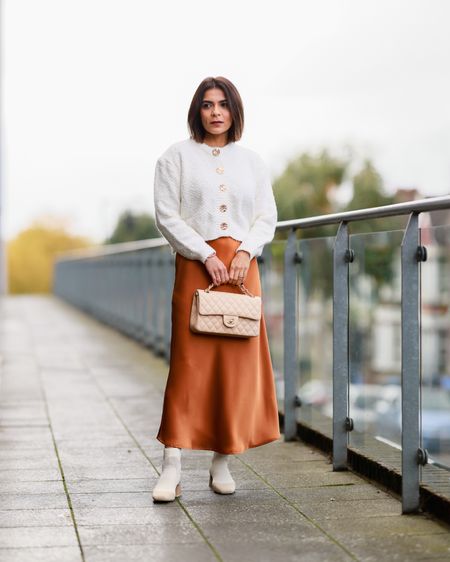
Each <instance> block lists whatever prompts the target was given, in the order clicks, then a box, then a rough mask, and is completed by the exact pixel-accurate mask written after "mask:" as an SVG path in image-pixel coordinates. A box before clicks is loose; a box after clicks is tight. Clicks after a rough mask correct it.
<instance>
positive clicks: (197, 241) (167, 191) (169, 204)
mask: <svg viewBox="0 0 450 562" xmlns="http://www.w3.org/2000/svg"><path fill="white" fill-rule="evenodd" d="M154 204H155V222H156V226H157V228H158V230H159V231H160V233H161V234H162V235H163V237H164V238H165V239H166V240H167V241H168V242H169V244H170V246H171V247H172V248H173V250H174V251H176V252H178V253H180V254H181V255H182V256H184V257H185V258H188V259H192V260H200V261H201V262H202V263H205V261H206V258H207V257H209V256H210V255H213V254H215V250H214V248H213V247H212V246H210V245H209V244H207V243H206V242H205V241H204V240H203V238H202V237H201V236H200V234H198V232H196V231H195V230H194V229H193V228H192V227H191V226H189V225H188V224H187V223H186V222H185V221H184V220H183V218H182V217H181V216H180V205H181V194H180V172H179V169H178V167H177V165H176V164H175V163H173V162H172V161H170V160H168V159H167V158H163V157H160V158H159V159H158V160H157V162H156V168H155V181H154Z"/></svg>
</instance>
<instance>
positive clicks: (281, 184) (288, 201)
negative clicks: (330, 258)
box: [274, 149, 349, 238]
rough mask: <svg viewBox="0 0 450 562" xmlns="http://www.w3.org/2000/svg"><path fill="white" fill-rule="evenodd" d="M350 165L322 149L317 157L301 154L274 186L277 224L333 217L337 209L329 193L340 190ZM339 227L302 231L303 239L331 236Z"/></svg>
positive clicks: (291, 162)
mask: <svg viewBox="0 0 450 562" xmlns="http://www.w3.org/2000/svg"><path fill="white" fill-rule="evenodd" d="M348 164H349V162H348V161H346V160H343V159H340V158H334V157H332V156H330V154H329V153H328V151H327V150H326V149H323V150H322V151H321V152H320V153H319V155H318V156H313V155H311V154H308V153H304V154H301V155H300V156H298V157H297V158H295V159H293V160H291V161H290V162H289V163H288V165H287V167H286V169H285V171H284V172H283V173H282V174H281V176H280V177H278V178H277V179H276V180H275V182H274V193H275V198H276V201H277V208H278V220H289V219H296V218H300V217H311V216H315V215H325V214H328V213H333V212H335V211H336V209H335V208H334V206H333V203H332V197H331V196H330V193H331V191H332V190H333V189H336V188H337V187H339V186H340V185H341V183H342V181H343V178H344V176H345V174H346V172H347V167H348ZM335 231H336V227H332V228H331V229H330V227H313V228H308V229H306V230H303V231H302V233H301V236H302V238H311V237H317V236H324V235H331V234H334V232H335Z"/></svg>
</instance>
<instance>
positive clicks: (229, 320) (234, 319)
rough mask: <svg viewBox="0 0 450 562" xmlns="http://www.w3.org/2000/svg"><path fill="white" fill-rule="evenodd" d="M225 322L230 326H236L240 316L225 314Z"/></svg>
mask: <svg viewBox="0 0 450 562" xmlns="http://www.w3.org/2000/svg"><path fill="white" fill-rule="evenodd" d="M223 323H224V324H225V326H227V327H228V328H234V327H235V326H236V325H237V323H238V317H237V316H228V315H227V314H224V315H223Z"/></svg>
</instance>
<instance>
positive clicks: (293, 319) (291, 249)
mask: <svg viewBox="0 0 450 562" xmlns="http://www.w3.org/2000/svg"><path fill="white" fill-rule="evenodd" d="M296 242H297V236H296V231H295V229H292V230H291V231H290V233H289V237H288V240H287V243H286V248H285V252H284V278H283V314H284V338H283V340H284V440H285V441H292V440H293V439H295V438H296V436H297V419H296V408H297V405H296V393H297V329H298V328H297V264H296V261H295V258H296V255H297V248H296V246H297V244H296Z"/></svg>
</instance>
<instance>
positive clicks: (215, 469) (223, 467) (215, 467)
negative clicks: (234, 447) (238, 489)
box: [211, 451, 234, 484]
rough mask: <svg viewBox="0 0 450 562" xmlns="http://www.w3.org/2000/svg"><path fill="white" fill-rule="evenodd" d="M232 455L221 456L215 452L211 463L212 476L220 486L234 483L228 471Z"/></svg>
mask: <svg viewBox="0 0 450 562" xmlns="http://www.w3.org/2000/svg"><path fill="white" fill-rule="evenodd" d="M229 458H230V455H221V454H220V453H216V452H215V451H214V455H213V458H212V462H211V475H212V477H213V479H214V480H215V481H216V482H218V483H220V484H228V483H232V482H234V480H233V478H232V476H231V474H230V471H229V469H228V460H229Z"/></svg>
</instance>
